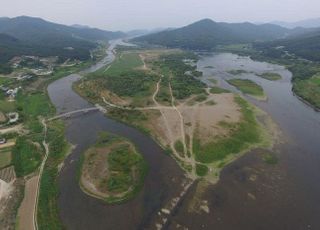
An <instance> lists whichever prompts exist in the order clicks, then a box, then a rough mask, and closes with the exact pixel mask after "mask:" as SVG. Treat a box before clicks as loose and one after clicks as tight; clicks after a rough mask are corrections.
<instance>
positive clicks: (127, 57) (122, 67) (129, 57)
mask: <svg viewBox="0 0 320 230" xmlns="http://www.w3.org/2000/svg"><path fill="white" fill-rule="evenodd" d="M142 65H143V62H142V60H141V58H140V57H139V54H138V53H135V52H133V53H126V52H123V53H120V54H119V55H118V56H117V58H116V60H115V61H114V62H113V63H112V65H111V66H110V68H109V69H108V70H107V71H106V74H108V75H117V74H121V73H123V72H128V71H130V70H132V69H135V68H138V67H141V66H142Z"/></svg>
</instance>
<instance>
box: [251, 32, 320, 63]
mask: <svg viewBox="0 0 320 230" xmlns="http://www.w3.org/2000/svg"><path fill="white" fill-rule="evenodd" d="M254 46H255V48H257V49H258V50H260V51H262V52H263V54H264V55H265V56H269V57H271V58H279V57H282V56H283V55H287V54H288V53H289V55H290V54H294V55H296V56H297V57H300V58H304V59H307V60H311V61H317V62H320V29H317V30H315V31H313V32H309V33H305V34H302V35H299V36H294V37H289V38H287V39H280V40H276V41H272V42H264V43H256V44H255V45H254Z"/></svg>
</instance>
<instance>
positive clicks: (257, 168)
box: [173, 53, 320, 230]
mask: <svg viewBox="0 0 320 230" xmlns="http://www.w3.org/2000/svg"><path fill="white" fill-rule="evenodd" d="M208 66H212V68H206V67H208ZM198 69H199V71H203V72H204V75H203V80H204V81H205V82H207V83H208V84H210V83H212V82H210V81H208V79H210V78H212V77H214V78H215V79H217V80H218V81H219V83H220V85H221V86H222V87H224V88H228V89H231V90H232V91H234V92H239V91H238V90H236V89H235V88H234V87H232V86H230V85H228V83H227V82H226V81H225V80H227V79H229V78H232V77H234V76H233V75H230V74H228V73H227V72H228V70H232V69H233V70H236V69H244V70H246V71H247V72H251V71H252V72H256V73H261V72H265V71H267V72H277V73H280V74H281V75H282V77H283V78H282V80H280V81H268V80H265V79H263V78H260V77H257V76H256V75H255V74H253V73H244V74H242V75H239V76H236V78H248V79H251V80H253V81H255V82H257V83H258V84H259V85H261V86H262V87H263V89H264V91H265V93H266V94H267V96H268V100H267V101H265V102H263V101H258V100H255V99H253V98H250V97H247V96H246V98H247V99H248V100H250V101H251V102H252V103H254V104H255V105H257V106H258V107H260V108H261V109H262V110H264V111H266V112H267V113H268V114H269V115H270V116H271V117H272V119H273V120H274V121H275V122H276V123H277V124H278V126H279V127H280V129H281V130H282V133H283V136H284V137H285V138H284V140H282V141H283V143H280V144H278V145H277V146H275V147H274V149H272V151H273V152H275V153H276V154H277V156H278V157H279V162H278V164H277V165H267V164H266V163H264V162H263V161H262V160H261V156H263V154H264V153H265V150H260V149H258V150H254V151H252V152H250V153H248V154H246V155H245V156H243V157H241V158H240V159H239V160H237V161H235V162H233V163H232V164H230V165H229V166H227V167H225V168H224V170H223V171H222V174H221V177H220V181H219V183H218V184H217V185H215V186H212V187H211V188H210V189H208V190H207V192H206V193H205V194H204V196H203V199H205V200H207V202H208V207H209V209H210V213H209V214H205V215H201V216H199V215H192V214H189V213H187V212H185V211H184V210H185V209H186V208H187V206H186V205H183V206H182V207H181V209H180V210H181V211H180V212H179V213H178V214H177V215H176V217H175V218H173V221H176V222H180V223H181V222H182V221H183V223H184V224H185V225H186V226H188V227H189V229H197V226H199V225H202V224H203V225H204V226H203V228H202V229H219V230H230V229H239V230H247V229H261V230H270V229H274V230H283V229H320V220H319V213H320V206H319V205H318V204H319V203H320V196H319V194H320V183H319V181H320V167H319V165H320V113H319V112H316V111H314V110H313V108H311V107H309V106H308V105H306V104H304V103H303V102H301V101H300V100H299V99H298V98H297V97H295V96H294V95H293V93H292V91H291V88H292V84H291V78H292V74H291V73H290V72H289V71H288V70H286V69H285V68H284V67H282V66H279V65H273V64H269V63H264V62H256V61H253V60H251V59H250V58H248V57H240V56H238V55H234V54H230V53H223V54H209V55H205V56H203V57H202V58H201V60H200V61H199V62H198ZM192 196H193V194H191V195H190V197H186V198H185V199H191V198H192Z"/></svg>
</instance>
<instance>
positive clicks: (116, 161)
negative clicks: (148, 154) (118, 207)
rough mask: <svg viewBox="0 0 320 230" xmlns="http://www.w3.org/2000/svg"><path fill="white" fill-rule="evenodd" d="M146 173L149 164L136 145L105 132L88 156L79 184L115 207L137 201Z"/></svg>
mask: <svg viewBox="0 0 320 230" xmlns="http://www.w3.org/2000/svg"><path fill="white" fill-rule="evenodd" d="M146 173H147V164H146V162H145V161H144V159H143V157H142V156H141V154H140V153H139V152H138V151H137V150H136V147H135V146H134V145H133V143H131V142H130V141H129V140H126V139H124V138H122V137H119V136H115V135H111V134H109V133H105V132H103V133H100V135H99V138H98V141H97V143H96V144H95V145H94V146H92V147H90V148H89V149H88V150H87V151H86V152H85V153H84V156H83V159H82V161H81V166H80V176H79V183H80V187H81V189H82V190H83V191H84V192H85V193H87V194H89V195H91V196H93V197H96V198H99V199H102V200H104V201H105V202H107V203H110V204H115V203H121V202H125V201H127V200H129V199H131V198H133V197H134V196H135V195H136V194H137V193H138V192H139V191H140V189H141V188H142V186H143V182H144V177H145V176H146Z"/></svg>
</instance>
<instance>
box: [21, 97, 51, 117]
mask: <svg viewBox="0 0 320 230" xmlns="http://www.w3.org/2000/svg"><path fill="white" fill-rule="evenodd" d="M17 106H18V110H19V111H20V112H21V113H22V114H23V115H24V117H25V118H26V117H27V118H30V119H34V118H37V116H46V115H48V114H52V113H53V112H54V108H53V107H52V105H51V104H50V103H48V98H47V95H46V94H44V93H41V92H35V93H32V94H29V95H24V94H22V93H21V94H19V95H18V97H17Z"/></svg>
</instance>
